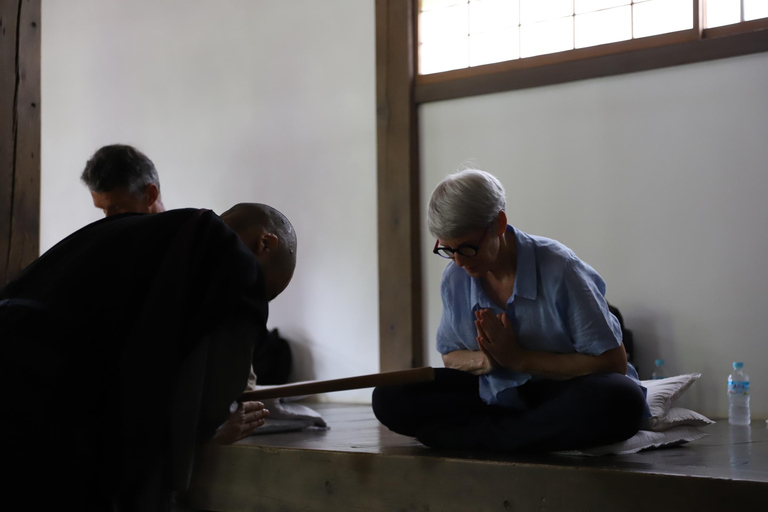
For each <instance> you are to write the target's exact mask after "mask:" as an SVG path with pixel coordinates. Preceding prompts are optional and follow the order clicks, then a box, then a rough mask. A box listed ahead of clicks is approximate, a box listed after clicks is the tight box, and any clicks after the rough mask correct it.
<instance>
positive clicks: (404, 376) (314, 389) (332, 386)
mask: <svg viewBox="0 0 768 512" xmlns="http://www.w3.org/2000/svg"><path fill="white" fill-rule="evenodd" d="M433 380H435V370H434V369H432V368H431V367H429V366H427V367H425V368H414V369H412V370H400V371H395V372H384V373H373V374H370V375H358V376H355V377H346V378H343V379H331V380H318V381H312V382H301V383H296V384H285V385H282V386H270V387H268V388H264V389H257V390H255V391H246V392H245V393H243V394H242V395H240V398H239V400H238V401H240V402H246V401H249V400H268V399H270V398H286V397H291V396H304V395H316V394H319V393H332V392H334V391H348V390H350V389H366V388H375V387H378V386H401V385H404V384H415V383H417V382H429V381H433Z"/></svg>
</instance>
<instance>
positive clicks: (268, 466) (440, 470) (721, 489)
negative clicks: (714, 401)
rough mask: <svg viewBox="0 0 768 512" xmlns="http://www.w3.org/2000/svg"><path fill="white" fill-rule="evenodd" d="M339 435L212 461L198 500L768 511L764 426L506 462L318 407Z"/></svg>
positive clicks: (307, 507)
mask: <svg viewBox="0 0 768 512" xmlns="http://www.w3.org/2000/svg"><path fill="white" fill-rule="evenodd" d="M313 407H314V408H316V409H317V410H318V411H319V412H321V414H323V416H324V417H325V418H326V420H327V421H328V423H329V425H331V429H330V430H327V431H304V432H295V433H285V434H271V435H263V436H254V437H251V438H249V439H247V440H244V441H241V442H240V443H238V444H236V445H233V446H227V447H209V448H206V449H205V450H204V452H203V453H202V457H201V461H200V464H198V470H197V472H196V474H195V477H194V480H193V487H192V490H191V492H190V495H189V500H190V504H191V505H192V506H193V507H194V508H196V509H203V510H211V511H259V512H269V511H281V512H283V511H284V512H288V511H294V510H296V511H298V510H301V511H357V512H360V511H382V512H385V511H386V512H389V511H392V512H401V511H409V512H410V511H413V512H416V511H418V512H430V511H431V512H435V511H456V512H467V511H485V510H488V511H499V512H505V511H550V512H554V511H577V512H578V511H589V512H596V511H612V510H617V511H621V512H631V511H643V512H647V511H654V512H655V511H676V512H678V511H685V510H691V511H696V512H708V511H719V510H727V509H728V508H732V507H734V505H735V503H736V501H737V500H738V502H739V503H740V508H742V507H745V508H743V509H746V510H768V430H766V426H765V422H764V421H753V424H752V426H751V427H750V428H731V427H730V426H729V425H728V422H727V421H720V422H718V423H717V424H715V425H712V426H710V427H707V428H706V431H707V432H708V433H709V437H707V438H704V439H701V440H699V441H696V442H694V443H691V444H688V445H684V446H681V447H676V448H669V449H663V450H653V451H647V452H641V453H638V454H635V455H623V456H606V457H578V456H565V455H555V454H547V455H539V456H505V455H497V454H487V453H467V452H454V451H440V450H430V449H428V448H426V447H424V446H422V445H421V444H419V443H418V442H416V441H414V440H411V439H409V438H406V437H403V436H399V435H397V434H393V433H391V432H389V431H388V430H387V429H386V428H383V427H381V426H380V425H379V423H378V422H377V421H376V419H375V418H374V416H373V413H372V412H371V410H370V407H367V406H350V405H331V404H315V405H313Z"/></svg>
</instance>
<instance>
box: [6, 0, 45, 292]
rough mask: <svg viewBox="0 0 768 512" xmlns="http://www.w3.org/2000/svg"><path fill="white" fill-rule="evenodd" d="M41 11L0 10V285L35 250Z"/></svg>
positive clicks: (27, 7) (27, 4)
mask: <svg viewBox="0 0 768 512" xmlns="http://www.w3.org/2000/svg"><path fill="white" fill-rule="evenodd" d="M40 9H41V6H40V0H19V1H16V2H13V1H9V0H4V1H3V2H2V4H1V6H0V286H4V285H5V284H6V283H7V282H8V281H10V280H11V279H13V278H14V277H15V276H16V275H18V273H19V272H20V271H21V270H22V269H23V268H24V267H26V266H27V265H28V264H29V263H31V262H32V261H33V260H34V259H35V258H37V256H38V255H39V250H40V245H39V244H40V242H39V238H40Z"/></svg>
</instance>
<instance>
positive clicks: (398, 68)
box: [376, 0, 423, 371]
mask: <svg viewBox="0 0 768 512" xmlns="http://www.w3.org/2000/svg"><path fill="white" fill-rule="evenodd" d="M414 19H415V0H376V108H377V110H376V122H377V174H378V235H379V237H378V240H379V250H378V254H379V354H380V368H381V371H394V370H402V369H405V368H410V367H415V366H421V363H422V358H423V356H422V352H423V350H422V304H421V300H422V299H421V255H420V251H419V247H420V242H419V239H420V219H419V216H420V215H419V168H418V160H419V157H418V132H417V118H416V105H415V103H414V83H415V77H416V60H415V57H416V51H415V41H414V34H415V30H414Z"/></svg>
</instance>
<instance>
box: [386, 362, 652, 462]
mask: <svg viewBox="0 0 768 512" xmlns="http://www.w3.org/2000/svg"><path fill="white" fill-rule="evenodd" d="M478 382H479V379H478V377H476V376H474V375H471V374H469V373H465V372H461V371H458V370H451V369H447V368H437V369H435V380H434V381H433V382H427V383H420V384H410V385H405V386H391V387H380V388H376V389H375V390H374V391H373V411H374V413H375V414H376V417H377V418H378V419H379V421H380V422H381V423H382V424H384V425H385V426H386V427H387V428H389V429H390V430H392V431H393V432H397V433H398V434H402V435H405V436H410V437H415V438H417V439H418V440H419V441H421V442H422V443H423V444H425V445H427V446H430V447H434V448H454V449H477V450H493V451H507V452H523V451H526V452H528V451H537V452H542V451H556V450H576V449H581V448H587V447H591V446H599V445H604V444H610V443H616V442H619V441H623V440H625V439H628V438H630V437H632V436H633V435H635V433H637V431H638V429H639V428H640V423H641V421H642V417H643V412H644V411H645V395H644V393H643V391H642V389H641V388H640V386H639V385H637V384H636V383H635V382H634V381H632V380H631V379H629V378H627V377H625V376H624V375H619V374H616V373H600V374H593V375H586V376H584V377H576V378H573V379H570V380H563V381H555V380H543V381H537V382H528V383H526V384H524V385H523V386H521V387H520V388H519V393H520V396H521V398H522V399H523V401H524V402H525V404H526V406H527V408H526V409H525V410H522V411H520V410H515V409H509V408H504V407H500V406H493V405H487V404H486V403H484V402H483V401H482V400H481V399H480V398H479V394H478Z"/></svg>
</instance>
